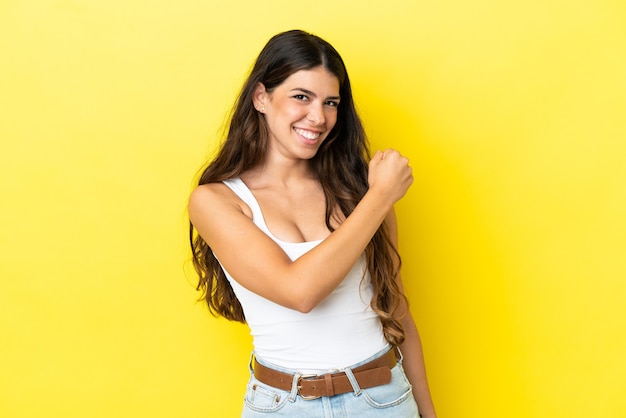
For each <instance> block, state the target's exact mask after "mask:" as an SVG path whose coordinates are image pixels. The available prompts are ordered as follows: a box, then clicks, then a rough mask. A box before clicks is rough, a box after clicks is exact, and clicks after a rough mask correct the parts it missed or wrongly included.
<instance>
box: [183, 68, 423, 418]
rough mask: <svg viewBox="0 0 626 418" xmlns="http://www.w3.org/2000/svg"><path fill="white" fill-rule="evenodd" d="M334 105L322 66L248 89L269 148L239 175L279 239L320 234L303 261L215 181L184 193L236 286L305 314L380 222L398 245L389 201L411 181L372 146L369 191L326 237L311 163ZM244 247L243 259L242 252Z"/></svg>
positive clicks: (411, 356)
mask: <svg viewBox="0 0 626 418" xmlns="http://www.w3.org/2000/svg"><path fill="white" fill-rule="evenodd" d="M339 101H340V98H339V82H338V80H337V78H336V77H335V76H334V75H333V74H331V73H329V72H328V71H327V70H326V69H324V68H322V67H317V68H314V69H311V70H301V71H298V72H296V73H294V74H292V75H291V76H290V77H288V78H287V79H286V80H285V81H284V82H283V83H282V84H281V85H279V86H278V87H276V88H275V89H274V90H273V91H272V92H268V91H267V90H266V89H265V87H264V86H263V85H262V84H260V83H259V84H258V85H257V87H256V89H255V94H254V105H255V108H256V109H257V110H258V111H260V112H261V113H263V114H264V115H265V118H266V121H267V124H268V127H269V132H270V141H269V148H268V154H267V158H266V160H265V161H264V162H263V164H261V165H259V166H257V167H254V168H253V169H251V170H249V171H246V172H244V173H242V175H241V179H242V180H243V181H244V182H245V183H246V185H247V186H248V188H250V190H252V192H253V193H254V195H255V197H256V199H257V201H258V202H259V204H260V205H261V208H262V211H263V215H264V218H265V221H266V223H267V225H268V227H269V229H270V230H271V231H272V234H273V235H274V236H276V237H277V238H278V239H280V240H283V241H288V242H304V241H315V240H322V239H323V241H322V242H321V243H320V244H319V245H317V246H316V247H315V248H313V249H312V250H311V251H309V252H307V253H306V254H304V255H303V256H302V257H300V258H298V259H297V260H295V261H291V260H290V259H289V258H288V257H287V256H286V254H285V253H284V252H283V250H282V249H281V248H280V247H279V246H278V245H277V244H276V243H275V242H274V241H272V239H271V238H269V237H268V236H267V235H266V234H265V233H264V232H262V231H261V230H260V229H259V228H258V227H257V226H256V225H255V224H254V223H253V221H252V211H251V210H250V208H249V207H248V205H247V204H246V203H244V202H243V201H242V200H241V199H240V198H239V197H238V196H237V195H235V194H234V193H233V192H232V191H231V190H230V189H229V188H228V187H227V186H225V185H223V184H222V183H210V184H205V185H201V186H198V187H197V188H196V189H195V190H194V191H193V192H192V194H191V196H190V199H189V216H190V219H191V222H192V223H193V225H194V226H195V228H196V229H197V230H198V232H199V234H200V236H202V238H203V239H204V240H205V241H206V242H207V244H208V245H209V246H210V247H211V249H212V250H213V251H214V253H215V254H216V256H217V257H218V258H219V259H220V261H221V262H222V263H223V265H224V267H225V268H226V269H227V270H228V271H229V272H230V273H231V274H232V276H233V277H234V278H235V279H236V280H237V281H238V282H239V283H240V284H241V285H242V286H244V287H246V288H248V289H249V290H251V291H252V292H255V293H257V294H259V295H260V296H262V297H264V298H267V299H269V300H271V301H273V302H275V303H278V304H280V305H282V306H285V307H287V308H290V309H295V310H298V311H300V312H305V313H306V312H310V311H311V310H312V309H313V308H315V306H317V305H318V304H319V303H320V302H321V301H322V300H324V299H325V298H326V297H327V296H328V295H329V294H330V293H331V292H332V291H333V290H334V289H335V288H336V287H337V286H338V285H339V284H340V283H341V282H342V281H343V279H344V277H345V276H346V275H347V274H348V272H349V271H350V269H351V268H352V266H353V265H354V264H355V263H356V261H357V259H358V258H359V257H360V256H361V254H362V253H363V251H364V250H365V247H366V246H367V244H368V243H369V241H370V239H371V237H372V236H373V235H374V233H375V232H376V230H377V229H378V228H379V226H380V224H381V223H382V222H387V223H388V224H389V226H390V227H391V231H392V237H393V239H394V240H396V241H397V227H396V221H395V215H394V212H393V204H394V203H395V202H396V201H398V200H399V199H400V198H402V196H404V194H405V193H406V191H407V190H408V188H409V186H410V185H411V183H412V182H413V176H412V170H411V168H410V167H409V165H408V160H407V159H406V158H405V157H403V156H402V155H400V153H398V152H397V151H395V150H391V149H388V150H386V151H385V152H380V151H378V152H377V153H376V154H374V156H373V157H372V159H371V162H370V165H369V175H368V182H369V186H370V187H369V190H368V192H367V193H366V194H365V196H364V197H363V199H362V200H361V202H360V203H359V204H358V205H357V207H356V208H355V210H354V211H353V213H352V214H351V215H350V216H349V217H347V218H343V217H338V219H337V220H336V221H335V222H336V223H337V224H336V225H333V227H335V228H336V229H335V231H334V232H333V233H331V232H330V231H329V230H328V228H327V227H326V225H325V222H324V217H325V198H324V194H323V190H322V188H321V186H320V184H319V182H318V181H317V180H316V179H315V177H314V175H313V173H312V171H311V169H310V166H309V159H311V158H312V157H313V156H314V155H315V154H316V152H317V150H318V149H319V146H320V145H321V144H322V143H323V141H324V140H325V139H326V137H327V135H328V133H329V132H330V131H331V130H332V128H333V127H334V125H335V123H336V120H337V111H338V109H337V104H338V103H339ZM244 246H245V252H246V257H240V256H239V254H241V253H242V251H243V247H244ZM239 248H242V251H238V250H237V249H239ZM398 280H401V279H400V278H398ZM403 325H404V326H405V330H406V332H407V340H406V342H405V343H404V344H403V345H402V347H401V349H402V350H403V353H404V355H405V365H406V366H405V369H406V371H407V375H408V377H409V380H410V381H411V383H412V384H413V388H414V389H413V390H414V393H415V398H416V400H417V402H418V405H419V407H420V411H421V413H422V414H423V416H424V417H434V416H435V414H434V410H433V407H432V402H431V400H430V394H429V392H428V384H427V382H426V374H425V371H424V362H423V356H422V348H421V343H420V340H419V335H418V334H417V329H416V328H415V324H414V323H413V319H412V317H411V315H410V313H409V314H408V315H406V316H405V317H404V319H403Z"/></svg>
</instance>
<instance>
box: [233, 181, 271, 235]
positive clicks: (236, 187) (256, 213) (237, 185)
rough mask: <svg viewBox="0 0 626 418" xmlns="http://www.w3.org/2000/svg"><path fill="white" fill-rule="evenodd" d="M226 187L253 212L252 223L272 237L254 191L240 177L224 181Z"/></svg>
mask: <svg viewBox="0 0 626 418" xmlns="http://www.w3.org/2000/svg"><path fill="white" fill-rule="evenodd" d="M222 183H224V184H225V185H226V186H228V188H229V189H231V190H232V191H233V192H234V193H235V194H236V195H237V196H239V198H240V199H241V200H243V201H244V202H245V203H246V204H247V205H248V206H249V207H250V210H252V221H253V222H254V223H255V225H256V226H258V227H259V228H260V229H261V230H262V231H263V232H265V233H266V234H268V235H270V236H272V233H271V232H270V230H269V228H268V227H267V225H266V224H265V219H264V218H263V212H262V211H261V205H259V202H258V201H257V200H256V197H254V194H252V191H251V190H250V189H249V188H248V186H246V183H244V182H243V180H241V179H240V178H239V177H235V178H232V179H228V180H223V181H222Z"/></svg>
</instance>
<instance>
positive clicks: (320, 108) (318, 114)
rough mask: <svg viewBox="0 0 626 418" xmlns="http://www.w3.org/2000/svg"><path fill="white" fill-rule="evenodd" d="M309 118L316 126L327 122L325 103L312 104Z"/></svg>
mask: <svg viewBox="0 0 626 418" xmlns="http://www.w3.org/2000/svg"><path fill="white" fill-rule="evenodd" d="M307 119H308V120H309V121H310V122H311V123H313V124H314V125H315V126H319V125H323V124H324V122H326V116H325V115H324V104H323V103H320V104H311V106H310V107H309V113H308V115H307Z"/></svg>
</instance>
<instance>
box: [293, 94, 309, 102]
mask: <svg viewBox="0 0 626 418" xmlns="http://www.w3.org/2000/svg"><path fill="white" fill-rule="evenodd" d="M293 98H294V99H296V100H300V101H301V102H304V101H306V100H309V98H308V97H307V95H306V94H296V95H294V96H293Z"/></svg>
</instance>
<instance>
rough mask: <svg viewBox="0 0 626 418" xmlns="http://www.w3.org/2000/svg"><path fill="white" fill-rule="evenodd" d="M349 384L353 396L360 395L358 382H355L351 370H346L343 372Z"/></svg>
mask: <svg viewBox="0 0 626 418" xmlns="http://www.w3.org/2000/svg"><path fill="white" fill-rule="evenodd" d="M343 371H344V373H345V374H346V376H347V377H348V380H349V381H350V384H351V385H352V390H353V391H354V396H359V395H360V394H361V387H360V386H359V382H357V381H356V377H354V373H352V369H351V368H349V367H348V368H346V369H344V370H343Z"/></svg>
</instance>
